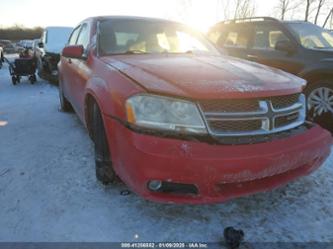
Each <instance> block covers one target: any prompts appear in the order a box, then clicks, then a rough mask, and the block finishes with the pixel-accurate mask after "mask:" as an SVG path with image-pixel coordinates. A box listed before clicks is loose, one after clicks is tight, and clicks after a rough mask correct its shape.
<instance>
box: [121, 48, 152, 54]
mask: <svg viewBox="0 0 333 249" xmlns="http://www.w3.org/2000/svg"><path fill="white" fill-rule="evenodd" d="M124 54H149V53H148V52H146V51H144V50H140V49H129V50H127V51H126V52H125V53H124Z"/></svg>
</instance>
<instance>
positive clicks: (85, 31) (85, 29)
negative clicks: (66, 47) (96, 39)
mask: <svg viewBox="0 0 333 249" xmlns="http://www.w3.org/2000/svg"><path fill="white" fill-rule="evenodd" d="M89 31H90V30H89V26H88V24H86V23H85V24H83V25H82V27H81V31H80V34H79V37H78V39H77V42H76V44H77V45H82V46H83V47H84V49H85V50H86V49H87V48H88V45H89V38H90V32H89Z"/></svg>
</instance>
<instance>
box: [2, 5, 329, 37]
mask: <svg viewBox="0 0 333 249" xmlns="http://www.w3.org/2000/svg"><path fill="white" fill-rule="evenodd" d="M217 1H218V0H193V2H194V3H193V6H192V7H191V8H189V9H187V10H186V11H185V12H184V9H183V5H182V4H181V3H182V2H183V1H181V0H93V1H83V0H54V1H49V0H0V25H1V26H11V25H14V24H20V25H24V26H27V27H35V26H42V27H45V26H53V25H58V26H60V25H61V26H75V25H76V24H77V23H78V22H80V21H81V20H83V19H85V18H86V17H89V16H96V15H135V16H149V17H161V18H167V19H172V20H177V21H182V22H186V23H188V24H190V25H192V26H194V27H195V28H197V29H200V30H202V31H204V30H206V29H207V28H208V27H210V26H211V25H213V24H214V23H216V22H217V21H219V20H222V19H224V13H223V12H224V10H223V9H221V8H222V7H221V6H220V7H219V8H217V6H218V5H217ZM304 1H305V0H304ZM231 2H233V1H231ZM277 2H278V0H256V1H255V5H256V15H269V16H278V15H277V11H276V8H275V7H276V6H277ZM327 9H328V8H327ZM324 12H327V11H325V10H324ZM301 13H302V10H301V9H299V10H297V11H296V14H295V13H294V14H293V15H292V17H293V18H294V19H299V18H301V17H302V16H303V15H301ZM322 19H324V15H323V16H322Z"/></svg>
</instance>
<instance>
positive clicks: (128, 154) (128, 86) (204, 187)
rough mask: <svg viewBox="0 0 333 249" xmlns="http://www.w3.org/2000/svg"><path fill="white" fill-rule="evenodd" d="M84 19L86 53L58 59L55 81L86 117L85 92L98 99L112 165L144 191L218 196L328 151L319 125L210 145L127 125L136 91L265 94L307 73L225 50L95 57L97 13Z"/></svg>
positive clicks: (164, 197) (276, 178) (202, 198)
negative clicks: (182, 188)
mask: <svg viewBox="0 0 333 249" xmlns="http://www.w3.org/2000/svg"><path fill="white" fill-rule="evenodd" d="M84 22H85V23H87V24H88V25H89V27H90V28H91V32H90V35H91V37H90V41H91V44H90V45H89V52H88V54H87V59H79V57H78V56H73V57H75V58H76V59H75V58H73V59H70V60H69V58H66V57H64V56H63V57H62V58H61V61H60V63H59V75H60V84H61V85H62V87H63V89H64V94H65V96H66V97H67V98H68V100H69V101H70V102H71V104H72V105H73V107H74V109H75V111H76V112H77V114H78V116H79V117H80V118H81V120H82V121H83V122H84V123H85V124H86V118H85V117H86V108H85V104H86V103H85V100H86V98H87V96H88V95H91V96H92V97H93V98H94V99H95V100H96V102H97V103H98V105H99V107H100V109H101V110H102V113H103V118H104V124H105V127H106V132H107V136H108V141H109V145H110V152H111V155H112V160H113V164H114V169H115V171H116V173H117V174H118V175H119V176H120V178H121V179H122V180H123V181H124V182H125V183H126V184H127V185H128V186H129V187H130V188H131V189H132V190H133V191H134V192H136V193H138V194H139V195H141V196H143V197H144V198H147V199H149V200H154V201H162V202H177V203H212V202H222V201H225V200H228V199H231V198H235V197H239V196H244V195H248V194H252V193H256V192H259V191H267V190H270V189H273V188H275V187H278V186H280V185H283V184H286V183H287V182H289V181H291V180H294V179H296V178H298V177H300V176H304V175H307V174H309V173H311V172H312V171H313V170H315V169H316V168H318V167H319V166H320V165H321V164H322V162H323V161H324V160H325V159H326V157H327V156H328V155H329V152H330V146H331V144H332V138H331V136H330V134H329V133H328V132H327V131H325V130H323V129H322V128H320V127H319V126H316V127H314V128H312V129H310V130H308V131H305V132H303V133H302V134H299V135H295V136H291V137H288V138H284V139H278V140H275V141H272V142H266V143H258V144H248V145H212V144H208V143H204V142H189V141H185V140H180V139H171V138H162V137H158V136H152V135H143V134H139V133H136V132H134V131H131V130H129V129H128V128H126V127H125V126H124V125H123V123H122V122H126V112H125V101H126V99H127V98H128V97H130V96H132V95H134V94H137V93H144V92H153V93H158V94H163V95H171V96H178V97H183V98H188V99H216V98H219V99H221V98H229V99H230V98H249V97H262V96H265V97H269V96H275V95H286V94H292V93H298V92H301V91H302V89H303V87H304V81H303V80H302V79H300V78H297V77H295V76H292V75H290V74H287V73H284V72H282V71H279V70H275V69H272V68H267V67H265V66H261V65H257V64H253V63H250V62H245V61H241V60H238V59H232V58H229V57H217V56H214V57H213V56H206V57H205V56H195V55H191V54H188V55H162V54H161V55H128V56H109V57H99V56H98V55H97V51H96V46H95V44H94V36H95V33H96V30H97V29H96V19H94V18H91V19H87V20H86V21H84ZM74 50H75V51H74ZM78 50H79V48H78V47H74V48H73V47H70V48H65V49H64V54H66V53H67V54H70V53H71V54H74V55H78V53H79V52H80V53H81V54H82V51H78ZM239 82H241V83H239ZM111 117H113V118H111ZM114 118H116V119H117V120H119V121H116V119H114ZM120 121H122V122H120ZM151 179H159V180H163V181H172V182H177V183H188V184H195V185H196V186H197V188H198V190H199V195H198V196H196V197H193V196H181V195H170V194H162V193H152V192H150V191H148V189H147V182H148V181H149V180H151Z"/></svg>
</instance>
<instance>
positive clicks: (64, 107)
mask: <svg viewBox="0 0 333 249" xmlns="http://www.w3.org/2000/svg"><path fill="white" fill-rule="evenodd" d="M59 102H60V109H61V111H63V112H72V111H73V108H72V105H71V103H70V102H69V101H68V100H67V98H66V97H65V95H64V92H63V88H62V84H59Z"/></svg>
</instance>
